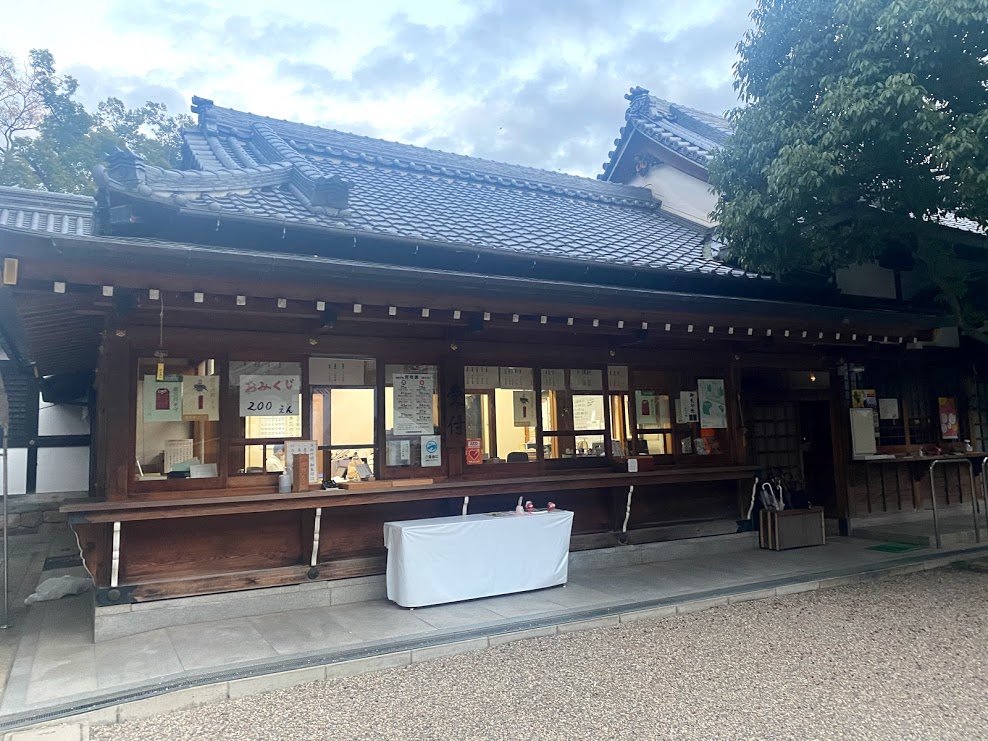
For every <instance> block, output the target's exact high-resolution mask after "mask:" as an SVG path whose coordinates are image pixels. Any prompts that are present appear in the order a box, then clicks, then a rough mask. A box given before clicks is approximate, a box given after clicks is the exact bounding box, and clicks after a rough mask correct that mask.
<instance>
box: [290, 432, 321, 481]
mask: <svg viewBox="0 0 988 741" xmlns="http://www.w3.org/2000/svg"><path fill="white" fill-rule="evenodd" d="M296 455H307V456H309V483H310V484H320V483H322V482H321V481H320V480H319V459H318V456H319V448H318V446H317V445H316V441H315V440H289V441H287V442H286V443H285V470H286V471H288V472H289V474H291V471H292V468H293V467H294V466H295V456H296Z"/></svg>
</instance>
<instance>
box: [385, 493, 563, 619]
mask: <svg viewBox="0 0 988 741" xmlns="http://www.w3.org/2000/svg"><path fill="white" fill-rule="evenodd" d="M572 529H573V513H572V512H569V511H565V510H555V511H553V512H536V513H532V514H523V515H519V514H515V513H514V512H510V513H504V512H498V513H496V514H480V515H464V516H461V517H436V518H432V519H428V520H405V521H402V522H386V523H384V544H385V546H387V548H388V570H387V584H388V599H390V600H392V601H394V602H397V603H398V604H399V605H401V606H402V607H424V606H426V605H440V604H443V603H446V602H459V601H460V600H467V599H476V598H478V597H491V596H494V595H497V594H510V593H512V592H525V591H528V590H530V589H543V588H545V587H554V586H557V585H559V584H565V583H566V576H567V571H568V568H569V539H570V532H571V530H572Z"/></svg>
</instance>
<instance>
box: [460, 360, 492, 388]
mask: <svg viewBox="0 0 988 741" xmlns="http://www.w3.org/2000/svg"><path fill="white" fill-rule="evenodd" d="M499 381H500V369H499V368H498V367H497V366H496V365H467V366H464V367H463V385H464V387H465V388H468V389H494V388H497V385H498V382H499Z"/></svg>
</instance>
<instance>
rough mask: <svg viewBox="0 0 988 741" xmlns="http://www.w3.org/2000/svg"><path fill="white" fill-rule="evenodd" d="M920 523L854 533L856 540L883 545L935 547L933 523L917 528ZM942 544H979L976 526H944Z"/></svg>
mask: <svg viewBox="0 0 988 741" xmlns="http://www.w3.org/2000/svg"><path fill="white" fill-rule="evenodd" d="M917 524H918V523H903V524H901V525H899V526H896V525H892V524H886V525H882V526H876V527H856V528H854V529H853V531H852V535H853V536H854V537H855V538H865V539H866V540H876V541H880V542H882V543H909V544H912V545H922V546H931V547H932V546H935V545H936V535H935V534H934V532H933V523H932V522H931V523H929V525H928V526H927V527H916V525H917ZM981 538H982V540H986V539H988V534H986V533H985V529H984V528H982V529H981ZM940 542H941V544H942V545H944V546H952V545H968V544H972V543H977V542H978V541H977V538H976V537H975V533H974V526H973V525H969V526H968V527H966V528H965V527H957V526H950V527H947V526H944V527H942V528H941V530H940Z"/></svg>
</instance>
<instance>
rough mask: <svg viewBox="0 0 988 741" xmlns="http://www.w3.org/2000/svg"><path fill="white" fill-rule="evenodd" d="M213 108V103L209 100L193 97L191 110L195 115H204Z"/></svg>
mask: <svg viewBox="0 0 988 741" xmlns="http://www.w3.org/2000/svg"><path fill="white" fill-rule="evenodd" d="M212 107H213V101H211V100H210V99H209V98H200V97H199V96H198V95H193V96H192V106H191V110H192V112H193V113H196V114H199V115H202V114H203V113H205V112H206V111H208V110H209V109H210V108H212Z"/></svg>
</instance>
